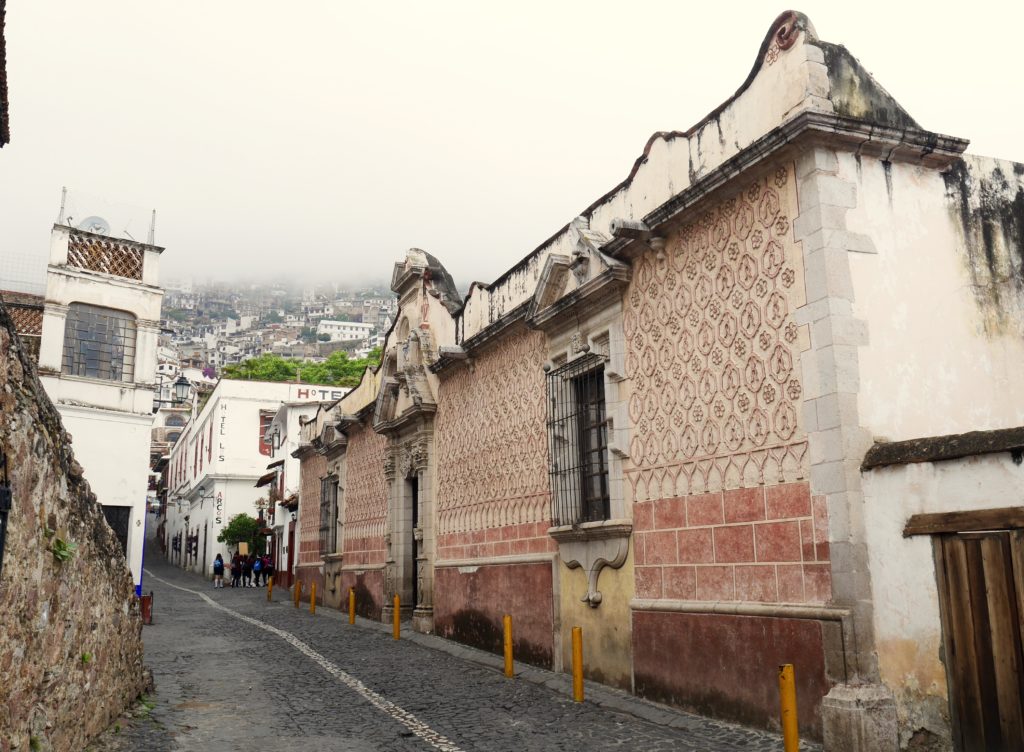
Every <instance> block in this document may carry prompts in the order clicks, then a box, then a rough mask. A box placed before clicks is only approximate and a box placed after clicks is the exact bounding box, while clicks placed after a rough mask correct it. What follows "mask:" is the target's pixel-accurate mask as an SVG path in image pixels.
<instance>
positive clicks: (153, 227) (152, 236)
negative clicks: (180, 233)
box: [149, 209, 156, 245]
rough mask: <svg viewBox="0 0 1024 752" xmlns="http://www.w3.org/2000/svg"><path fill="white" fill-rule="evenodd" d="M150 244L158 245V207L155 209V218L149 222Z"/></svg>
mask: <svg viewBox="0 0 1024 752" xmlns="http://www.w3.org/2000/svg"><path fill="white" fill-rule="evenodd" d="M149 244H150V245H156V209H154V210H153V220H152V221H151V222H150V223H149Z"/></svg>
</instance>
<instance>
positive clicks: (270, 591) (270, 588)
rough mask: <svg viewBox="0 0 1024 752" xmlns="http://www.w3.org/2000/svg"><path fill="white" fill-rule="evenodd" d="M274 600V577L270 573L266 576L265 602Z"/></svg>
mask: <svg viewBox="0 0 1024 752" xmlns="http://www.w3.org/2000/svg"><path fill="white" fill-rule="evenodd" d="M272 600H274V577H273V575H271V576H270V577H268V578H267V603H270V602H271V601H272Z"/></svg>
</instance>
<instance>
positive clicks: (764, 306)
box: [623, 167, 808, 501]
mask: <svg viewBox="0 0 1024 752" xmlns="http://www.w3.org/2000/svg"><path fill="white" fill-rule="evenodd" d="M795 191H796V189H795V181H794V179H793V176H792V173H791V169H790V168H789V167H780V168H779V169H777V170H775V171H773V172H771V173H770V174H768V175H766V176H763V177H761V178H759V179H757V180H753V181H751V182H749V183H748V184H747V185H746V187H745V188H744V189H743V190H742V191H741V192H739V193H737V194H734V195H732V196H731V197H729V198H726V199H724V200H722V201H720V202H719V203H718V204H717V205H715V206H713V207H712V208H710V209H709V210H708V211H705V212H704V213H703V214H701V215H700V216H699V217H696V218H695V219H694V220H693V221H691V222H690V223H689V224H687V225H686V226H685V227H683V228H682V229H681V230H679V231H678V232H676V233H675V234H674V235H673V236H671V237H670V238H668V243H667V245H666V252H663V253H660V254H658V253H655V252H654V251H648V252H647V253H645V254H644V255H643V256H642V257H640V258H639V259H638V260H637V261H636V263H635V268H634V274H633V279H632V281H631V282H630V287H629V289H628V291H627V293H626V301H625V303H626V305H625V309H626V310H625V314H624V318H623V329H624V333H625V337H626V375H627V376H628V377H629V379H630V382H631V392H632V394H631V396H630V400H629V416H630V420H631V423H632V426H633V432H632V433H633V438H632V441H631V444H630V450H629V454H630V462H628V463H627V467H626V470H625V472H626V477H627V478H628V479H629V482H630V484H631V487H632V491H633V499H634V500H635V501H643V500H645V499H658V498H668V497H673V496H683V495H686V494H691V493H703V492H705V491H717V490H721V489H723V488H726V489H728V488H740V487H749V486H756V485H764V484H774V483H782V482H788V481H795V480H799V479H803V478H806V477H807V473H808V470H807V457H806V454H807V441H806V434H805V432H804V430H803V428H802V426H801V425H800V423H801V417H800V397H801V393H802V391H803V387H802V385H801V383H800V370H799V352H800V349H801V347H802V344H803V341H804V340H806V334H805V333H803V332H801V330H800V328H799V327H798V326H797V325H796V323H795V322H794V321H793V311H794V310H795V309H796V308H797V307H798V306H800V305H802V304H803V303H804V288H803V264H802V257H801V255H800V251H799V247H798V246H797V245H796V243H795V241H794V240H793V233H792V230H791V228H790V220H791V218H792V217H793V216H794V215H795V213H796V207H797V203H796V195H795Z"/></svg>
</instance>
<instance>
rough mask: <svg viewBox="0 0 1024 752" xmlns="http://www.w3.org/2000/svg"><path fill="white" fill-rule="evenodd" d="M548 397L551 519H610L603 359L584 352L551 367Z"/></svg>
mask: <svg viewBox="0 0 1024 752" xmlns="http://www.w3.org/2000/svg"><path fill="white" fill-rule="evenodd" d="M547 401H548V451H549V453H550V460H551V471H550V472H551V521H552V524H554V525H556V526H557V525H578V524H579V523H581V522H595V521H599V520H607V519H608V518H609V516H610V506H611V503H610V501H611V498H610V494H609V491H608V423H607V417H606V411H605V396H604V358H603V357H602V356H600V355H596V354H590V355H585V356H583V357H581V358H577V359H576V360H573V361H571V362H570V363H568V364H567V365H564V366H562V367H561V368H558V369H556V370H554V371H551V372H550V373H549V374H548V376H547Z"/></svg>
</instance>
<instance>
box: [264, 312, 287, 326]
mask: <svg viewBox="0 0 1024 752" xmlns="http://www.w3.org/2000/svg"><path fill="white" fill-rule="evenodd" d="M282 321H284V319H283V318H281V314H280V313H278V312H277V311H271V312H270V313H268V314H267V322H268V323H270V324H280V323H281V322H282Z"/></svg>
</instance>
